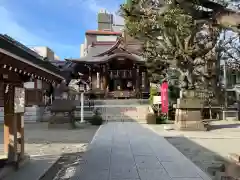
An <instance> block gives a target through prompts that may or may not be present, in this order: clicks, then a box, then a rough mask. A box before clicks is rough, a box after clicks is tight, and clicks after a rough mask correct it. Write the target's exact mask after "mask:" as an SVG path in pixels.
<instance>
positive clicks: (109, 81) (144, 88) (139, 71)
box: [62, 36, 150, 99]
mask: <svg viewBox="0 0 240 180" xmlns="http://www.w3.org/2000/svg"><path fill="white" fill-rule="evenodd" d="M139 47H140V46H139V43H136V42H131V41H128V40H127V39H126V37H125V38H124V37H123V36H119V37H118V38H117V40H116V41H115V43H114V44H112V43H108V42H93V43H92V44H91V45H90V46H89V47H88V52H87V54H86V56H84V57H81V58H78V59H66V64H65V65H64V67H62V70H63V71H64V72H65V73H66V74H68V75H67V76H68V81H70V79H79V78H81V79H83V80H84V81H86V82H87V83H88V87H87V90H86V94H90V95H92V97H94V98H98V99H99V98H100V99H103V98H104V99H109V98H115V99H129V98H139V99H144V98H148V97H149V89H150V88H149V87H150V83H149V81H148V78H147V69H146V66H145V60H144V59H143V57H141V55H140V53H139Z"/></svg>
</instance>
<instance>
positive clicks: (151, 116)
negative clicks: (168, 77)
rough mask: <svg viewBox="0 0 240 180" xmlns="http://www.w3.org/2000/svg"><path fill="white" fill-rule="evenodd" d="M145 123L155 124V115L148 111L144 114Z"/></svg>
mask: <svg viewBox="0 0 240 180" xmlns="http://www.w3.org/2000/svg"><path fill="white" fill-rule="evenodd" d="M146 120H147V124H156V116H155V114H152V113H149V114H147V116H146Z"/></svg>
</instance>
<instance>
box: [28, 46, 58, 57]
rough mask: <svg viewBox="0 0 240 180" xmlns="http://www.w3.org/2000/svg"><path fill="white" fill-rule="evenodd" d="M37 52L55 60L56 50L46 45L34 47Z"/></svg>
mask: <svg viewBox="0 0 240 180" xmlns="http://www.w3.org/2000/svg"><path fill="white" fill-rule="evenodd" d="M32 49H33V50H34V51H35V52H36V53H38V54H39V55H40V56H42V57H44V58H48V60H54V59H55V58H54V56H55V55H54V52H53V51H52V50H51V49H50V48H48V47H45V46H42V47H34V48H32Z"/></svg>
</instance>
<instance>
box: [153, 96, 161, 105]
mask: <svg viewBox="0 0 240 180" xmlns="http://www.w3.org/2000/svg"><path fill="white" fill-rule="evenodd" d="M153 104H161V96H153Z"/></svg>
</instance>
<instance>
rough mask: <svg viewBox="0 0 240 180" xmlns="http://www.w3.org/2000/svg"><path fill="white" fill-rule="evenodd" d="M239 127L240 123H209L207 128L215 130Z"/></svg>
mask: <svg viewBox="0 0 240 180" xmlns="http://www.w3.org/2000/svg"><path fill="white" fill-rule="evenodd" d="M236 128H240V123H235V124H214V125H210V127H209V130H210V131H211V130H217V129H236Z"/></svg>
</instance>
